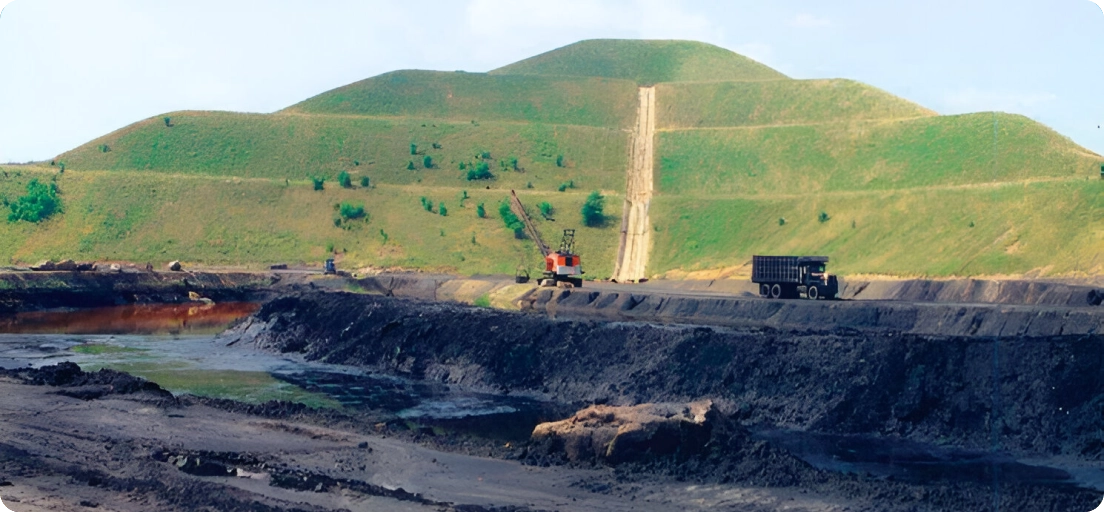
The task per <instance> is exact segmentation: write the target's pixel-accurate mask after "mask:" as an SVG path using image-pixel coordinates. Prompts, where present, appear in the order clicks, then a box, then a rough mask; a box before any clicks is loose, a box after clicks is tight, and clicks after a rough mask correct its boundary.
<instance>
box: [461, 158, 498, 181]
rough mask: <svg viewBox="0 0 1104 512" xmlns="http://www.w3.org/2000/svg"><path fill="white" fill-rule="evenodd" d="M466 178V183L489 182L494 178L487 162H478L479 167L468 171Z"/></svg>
mask: <svg viewBox="0 0 1104 512" xmlns="http://www.w3.org/2000/svg"><path fill="white" fill-rule="evenodd" d="M467 178H468V181H475V180H489V179H492V178H494V174H491V166H490V165H487V162H479V165H476V166H475V167H474V168H472V169H468V175H467Z"/></svg>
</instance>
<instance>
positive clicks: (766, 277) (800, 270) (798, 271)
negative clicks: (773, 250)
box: [751, 256, 839, 300]
mask: <svg viewBox="0 0 1104 512" xmlns="http://www.w3.org/2000/svg"><path fill="white" fill-rule="evenodd" d="M827 267H828V257H827V256H753V257H752V259H751V282H753V283H755V284H758V285H759V295H760V296H762V297H769V298H772V299H798V298H802V297H804V298H806V299H812V300H817V299H829V300H831V299H835V298H837V297H838V296H839V281H838V280H837V279H836V276H834V275H831V274H828V273H827V272H826V269H827Z"/></svg>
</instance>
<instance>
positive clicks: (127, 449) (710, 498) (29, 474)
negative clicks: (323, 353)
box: [0, 379, 846, 512]
mask: <svg viewBox="0 0 1104 512" xmlns="http://www.w3.org/2000/svg"><path fill="white" fill-rule="evenodd" d="M0 395H2V396H4V397H5V398H4V400H2V401H0V418H2V421H0V481H4V482H10V483H11V484H12V485H9V486H5V487H0V496H2V497H3V499H4V501H5V503H7V504H8V506H9V507H11V508H12V510H14V511H16V512H33V511H44V510H78V509H81V508H82V507H81V503H82V502H84V503H85V506H86V507H87V506H88V505H90V504H95V505H96V506H97V508H96V510H116V511H139V510H142V511H144V510H207V509H210V510H293V509H302V510H374V511H414V510H448V509H457V507H460V508H463V507H461V506H462V505H474V506H476V508H466V509H465V510H482V509H488V510H489V509H493V507H517V508H516V509H521V510H526V509H528V510H564V511H566V510H657V511H658V510H673V509H683V510H726V509H731V510H824V511H829V510H844V509H845V508H844V507H845V506H846V505H845V504H842V503H840V502H839V501H838V500H833V499H828V498H824V497H818V496H815V495H811V494H808V493H805V492H802V491H799V490H796V489H756V488H749V487H741V486H738V485H711V486H699V485H692V484H686V483H679V482H675V481H671V480H667V479H664V478H659V477H656V478H655V479H652V481H648V482H643V483H642V482H635V483H631V484H624V485H618V484H615V483H614V484H612V485H611V484H610V483H608V482H612V481H613V478H612V470H605V469H602V470H593V469H572V468H567V467H548V468H541V467H533V466H524V465H522V464H520V463H518V462H515V461H510V460H501V459H492V458H480V457H473V456H469V455H461V454H456V453H446V452H441V451H435V450H432V449H429V448H426V447H423V446H419V445H418V444H417V443H414V442H411V441H409V440H402V439H396V438H394V437H388V436H386V435H371V434H366V433H364V432H358V431H353V430H344V429H337V428H327V427H324V426H319V425H317V424H311V423H304V422H297V421H284V420H273V419H264V418H260V417H256V416H250V415H246V414H237V413H232V412H226V411H223V410H218V409H214V408H211V407H207V406H204V405H184V406H182V405H179V404H176V403H174V402H172V401H171V400H169V401H166V400H164V399H163V398H158V397H154V396H151V395H148V394H135V395H124V396H120V395H114V396H109V397H105V398H101V399H96V400H80V399H77V398H71V397H67V396H60V395H58V394H56V388H51V387H46V386H30V385H24V384H19V383H16V382H15V381H13V380H11V379H3V380H0ZM166 453H168V454H193V455H194V454H197V453H202V454H203V455H199V456H200V457H201V458H202V457H204V456H206V457H207V458H209V459H211V460H215V461H221V462H223V463H225V464H226V466H227V467H228V468H230V469H236V470H237V473H238V474H240V475H242V476H194V475H190V474H187V473H185V472H183V471H181V470H178V469H177V468H176V466H175V465H174V464H173V463H172V461H171V460H170V461H160V460H159V458H163V455H162V456H161V457H159V456H158V454H166ZM235 457H238V458H240V460H239V459H235ZM235 460H238V462H242V461H245V463H244V464H237V465H236V467H235V463H234V461H235ZM261 464H263V466H262V465H261ZM289 471H290V472H293V473H294V474H296V475H300V474H301V475H324V476H325V477H328V478H333V479H342V481H344V482H348V484H346V485H344V486H342V487H341V488H336V489H335V488H326V489H320V492H314V491H313V490H308V491H299V490H289V489H285V488H281V487H276V486H273V485H271V479H272V477H271V475H272V474H274V473H279V472H284V473H285V474H286V472H289ZM363 484H368V485H369V486H379V487H380V488H383V489H391V490H393V489H400V488H401V489H404V490H405V491H406V492H409V493H413V494H412V496H413V497H408V498H406V499H396V498H394V497H388V496H380V495H373V494H379V493H373V492H371V490H369V491H367V492H366V491H365V490H364V489H362V488H358V487H357V486H358V485H360V486H361V487H364V485H363ZM201 496H202V497H201ZM265 507H267V508H265ZM502 510H505V509H502Z"/></svg>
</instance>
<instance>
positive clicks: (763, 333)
mask: <svg viewBox="0 0 1104 512" xmlns="http://www.w3.org/2000/svg"><path fill="white" fill-rule="evenodd" d="M557 295H564V294H563V293H562V292H558V293H557ZM589 296H590V294H586V293H579V292H577V291H576V292H572V293H570V294H566V295H564V297H563V300H560V301H559V302H557V303H556V304H557V305H558V306H562V307H563V309H561V310H560V311H559V312H557V315H558V316H560V318H549V316H547V315H543V314H534V313H521V312H505V311H497V310H491V309H484V308H472V307H467V306H461V305H457V304H444V303H431V302H421V301H413V300H406V299H395V298H387V297H378V296H370V295H353V294H344V293H319V292H311V293H303V294H296V295H292V296H288V297H283V298H279V299H276V300H274V301H271V302H269V303H268V304H266V305H265V306H264V307H263V308H262V309H261V310H260V311H259V312H258V313H257V314H256V315H255V316H254V317H252V318H251V319H250V320H249V321H247V322H244V323H243V324H241V325H240V326H238V327H237V328H236V329H235V330H234V331H232V332H229V333H227V336H230V337H236V338H238V339H239V340H242V341H245V342H252V343H254V344H255V345H256V346H257V347H259V348H262V349H266V350H271V351H276V352H281V353H302V354H304V355H305V356H306V357H307V358H308V359H311V360H320V361H324V362H328V363H337V364H350V365H357V366H361V367H366V368H371V369H374V370H377V371H383V372H388V373H393V374H398V375H403V376H406V377H409V378H414V379H427V380H432V381H440V382H443V383H447V384H449V385H456V386H462V387H467V388H470V389H477V390H495V391H498V392H510V393H523V394H529V395H535V396H538V397H544V398H547V399H549V400H553V401H556V402H560V403H563V404H586V403H611V404H618V405H621V404H637V403H645V402H677V401H692V400H698V399H712V400H714V401H716V402H717V403H719V404H721V405H722V406H723V407H724V410H725V411H727V412H728V413H731V414H734V415H735V416H736V417H737V418H738V419H739V420H740V421H742V422H744V423H748V424H767V425H774V426H779V427H782V428H792V429H800V430H809V431H815V432H825V433H838V434H861V435H871V436H891V437H900V438H904V439H909V440H914V441H921V442H932V443H938V444H941V445H948V446H958V447H962V448H967V449H974V450H990V449H1000V450H1007V451H1010V452H1012V453H1021V454H1051V455H1054V454H1064V455H1066V456H1072V457H1075V458H1078V459H1084V460H1093V461H1096V460H1100V459H1101V458H1102V456H1104V372H1101V371H1100V369H1101V368H1104V336H1100V335H1096V334H1088V333H1087V332H1088V331H1091V330H1092V327H1090V324H1093V322H1096V324H1095V325H1099V316H1094V315H1091V314H1089V313H1088V312H1080V311H1078V312H1076V313H1078V315H1088V317H1090V318H1091V320H1088V319H1084V318H1083V317H1082V316H1078V315H1073V314H1071V315H1070V316H1069V317H1068V318H1066V319H1065V320H1062V321H1058V320H1053V321H1051V322H1049V323H1046V322H1041V321H1039V320H1035V321H1032V322H1029V323H1027V322H1025V321H1020V320H1014V321H1005V322H1003V323H1000V324H999V326H998V323H997V321H998V320H997V318H998V317H1000V316H1001V315H1003V313H1002V309H1001V308H999V307H998V308H993V309H992V310H991V311H993V312H992V313H990V314H992V315H994V316H993V317H992V318H983V319H982V320H981V322H980V326H979V327H978V329H976V330H974V329H973V328H968V329H967V330H971V331H973V335H970V336H937V335H926V334H915V333H911V332H909V331H922V330H924V329H925V328H926V327H923V326H934V325H936V323H934V320H931V319H929V318H934V317H928V316H927V315H928V313H923V312H919V311H917V310H915V309H914V310H907V309H896V308H888V309H887V307H886V306H884V305H881V304H857V305H855V306H851V305H841V304H830V303H823V302H820V303H808V304H802V303H792V302H791V303H785V302H772V301H759V300H750V301H737V302H736V303H734V304H733V303H730V304H729V305H730V306H732V305H735V306H738V308H737V309H736V310H735V311H737V312H739V313H741V314H743V315H745V317H753V318H761V319H766V320H767V321H768V322H760V325H758V326H756V327H746V326H745V327H702V326H696V327H695V326H677V325H674V326H660V325H654V324H645V323H632V322H602V321H594V320H593V319H592V318H593V317H589V318H591V319H588V317H587V316H581V317H574V318H573V319H570V320H569V319H566V318H564V317H563V316H564V313H565V312H566V311H567V309H569V306H570V305H571V304H572V303H573V302H574V300H579V301H580V304H581V303H582V302H584V301H582V300H581V299H578V297H589ZM571 297H576V299H571ZM610 297H611V296H608V295H607V296H603V295H602V294H598V297H597V298H596V299H595V300H598V299H602V298H605V299H609V298H610ZM595 300H588V301H589V302H590V305H584V306H581V307H594V302H595ZM618 300H621V301H622V302H620V304H622V305H625V304H629V303H630V302H633V301H634V299H632V297H631V296H628V297H625V296H619V297H618V298H617V300H613V301H611V302H610V304H611V306H610V307H613V306H612V304H616V303H618ZM551 302H552V301H547V302H546V305H547V304H549V303H551ZM647 304H648V302H647V299H646V300H645V301H642V302H638V303H636V304H635V306H634V307H633V308H630V309H628V312H630V313H631V312H632V311H634V310H635V311H637V312H640V313H643V312H644V309H640V308H642V306H645V305H647ZM665 304H667V306H666V307H668V308H674V310H677V309H678V308H675V306H674V305H675V304H682V305H683V306H684V307H685V306H686V305H687V304H689V303H687V302H683V301H674V300H671V301H667V302H666V303H665ZM653 305H655V306H657V307H658V309H659V310H663V309H664V308H663V307H660V306H659V304H658V303H653ZM722 306H723V301H718V302H716V303H714V304H713V307H715V308H716V309H714V310H712V311H713V312H714V313H715V314H717V315H719V314H720V312H721V311H727V312H730V313H731V312H732V311H734V310H733V309H731V308H729V307H722ZM817 308H819V309H820V310H821V312H819V313H817V312H814V310H815V309H817ZM614 309H616V308H614ZM645 309H651V310H653V311H654V310H655V309H656V308H651V307H649V308H645ZM681 311H683V312H688V311H689V310H687V309H681ZM708 311H709V307H708V305H704V306H702V305H699V307H698V309H696V310H695V312H696V313H698V314H702V313H706V312H708ZM957 311H966V313H963V314H962V315H959V314H958V313H957ZM971 312H972V313H971ZM977 314H979V313H978V312H977V311H974V310H971V309H969V308H967V309H965V310H963V309H961V308H958V307H956V308H953V309H952V310H949V311H948V312H946V313H944V314H942V315H941V318H945V319H955V318H957V319H958V320H956V321H954V322H951V323H949V324H948V325H949V326H950V330H951V331H956V332H957V331H961V330H962V329H963V328H964V327H963V326H969V325H973V323H974V320H973V318H976V316H977ZM971 315H973V316H971ZM983 316H984V315H983ZM1012 316H1013V317H1015V318H1021V317H1019V316H1017V315H1015V314H1013V315H1012ZM965 318H969V320H966V319H965ZM1071 318H1072V319H1073V320H1070V319H1071ZM991 322H992V323H991ZM731 323H732V322H729V324H731ZM767 323H773V324H774V326H773V327H772V326H767V325H766V324H767ZM1044 323H1046V324H1047V325H1050V326H1051V327H1050V328H1049V329H1044V328H1043V327H1042V326H1043V325H1044ZM1062 325H1068V326H1070V328H1068V329H1066V328H1060V326H1062ZM1075 325H1081V326H1082V327H1077V328H1074V327H1073V326H1075ZM1022 326H1025V327H1022ZM1023 330H1027V331H1030V332H1034V333H1035V334H1033V335H1028V336H1023V335H1019V334H1013V333H1018V332H1020V331H1023ZM1044 331H1049V333H1048V334H1042V333H1043V332H1044ZM1059 331H1085V332H1084V333H1082V334H1076V335H1074V334H1062V335H1055V334H1054V333H1055V332H1059ZM986 332H993V333H997V334H993V335H984V334H983V333H986Z"/></svg>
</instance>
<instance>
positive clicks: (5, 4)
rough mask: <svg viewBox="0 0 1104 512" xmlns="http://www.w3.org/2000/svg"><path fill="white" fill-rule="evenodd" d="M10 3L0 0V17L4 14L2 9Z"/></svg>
mask: <svg viewBox="0 0 1104 512" xmlns="http://www.w3.org/2000/svg"><path fill="white" fill-rule="evenodd" d="M10 3H12V0H0V15H3V14H4V8H5V7H7V6H8V4H10Z"/></svg>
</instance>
